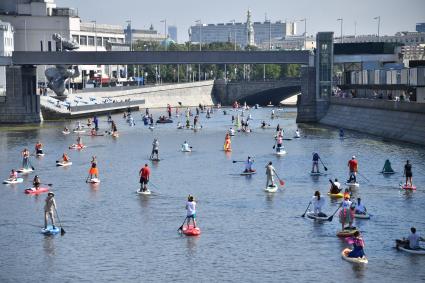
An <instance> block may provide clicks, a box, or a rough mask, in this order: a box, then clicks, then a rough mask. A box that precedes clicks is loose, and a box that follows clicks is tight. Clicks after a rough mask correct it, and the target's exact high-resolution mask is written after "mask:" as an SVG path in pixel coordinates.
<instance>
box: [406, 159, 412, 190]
mask: <svg viewBox="0 0 425 283" xmlns="http://www.w3.org/2000/svg"><path fill="white" fill-rule="evenodd" d="M404 176H406V184H405V185H406V187H407V181H409V182H410V186H413V184H412V176H413V174H412V164H410V162H409V160H407V161H406V164H405V165H404Z"/></svg>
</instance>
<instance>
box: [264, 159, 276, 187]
mask: <svg viewBox="0 0 425 283" xmlns="http://www.w3.org/2000/svg"><path fill="white" fill-rule="evenodd" d="M274 174H276V170H275V169H274V167H273V165H272V162H271V161H270V162H269V163H268V164H267V165H266V175H267V183H266V187H269V183H270V187H274V179H273V176H274Z"/></svg>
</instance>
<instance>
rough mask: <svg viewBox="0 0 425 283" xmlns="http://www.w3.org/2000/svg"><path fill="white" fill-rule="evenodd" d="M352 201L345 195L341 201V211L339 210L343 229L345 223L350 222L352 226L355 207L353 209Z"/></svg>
mask: <svg viewBox="0 0 425 283" xmlns="http://www.w3.org/2000/svg"><path fill="white" fill-rule="evenodd" d="M351 205H352V202H351V201H350V197H348V196H347V195H344V200H343V201H342V203H341V211H340V212H339V222H341V225H342V226H341V227H342V229H341V230H342V231H343V230H344V229H345V224H346V223H348V224H349V227H350V228H351V227H352V224H353V219H354V209H351Z"/></svg>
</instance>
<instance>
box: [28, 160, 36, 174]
mask: <svg viewBox="0 0 425 283" xmlns="http://www.w3.org/2000/svg"><path fill="white" fill-rule="evenodd" d="M28 163H29V165H30V166H31V169H32V170H33V171H34V170H35V168H34V166H32V163H31V161H30V159H29V158H28Z"/></svg>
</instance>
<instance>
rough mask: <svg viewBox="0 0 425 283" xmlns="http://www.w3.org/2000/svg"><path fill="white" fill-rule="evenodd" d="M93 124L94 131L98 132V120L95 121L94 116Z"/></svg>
mask: <svg viewBox="0 0 425 283" xmlns="http://www.w3.org/2000/svg"><path fill="white" fill-rule="evenodd" d="M93 123H94V128H95V130H96V131H97V130H99V120H98V119H97V116H96V115H94V117H93Z"/></svg>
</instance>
